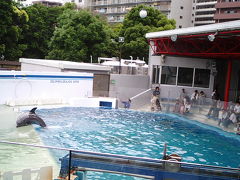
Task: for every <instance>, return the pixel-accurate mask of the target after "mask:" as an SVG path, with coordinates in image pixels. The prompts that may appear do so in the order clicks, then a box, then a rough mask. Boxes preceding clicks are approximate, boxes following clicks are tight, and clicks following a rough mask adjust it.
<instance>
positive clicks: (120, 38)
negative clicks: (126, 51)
mask: <svg viewBox="0 0 240 180" xmlns="http://www.w3.org/2000/svg"><path fill="white" fill-rule="evenodd" d="M118 42H119V46H120V52H119V74H121V68H122V67H121V59H122V44H123V43H124V37H119V38H118Z"/></svg>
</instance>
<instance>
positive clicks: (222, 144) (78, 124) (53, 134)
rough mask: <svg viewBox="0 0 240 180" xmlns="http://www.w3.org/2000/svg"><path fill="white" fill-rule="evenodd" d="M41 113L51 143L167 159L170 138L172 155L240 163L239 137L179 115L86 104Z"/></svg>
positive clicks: (45, 135) (42, 133)
mask: <svg viewBox="0 0 240 180" xmlns="http://www.w3.org/2000/svg"><path fill="white" fill-rule="evenodd" d="M37 114H39V115H40V116H41V117H42V118H43V119H44V120H45V122H46V124H47V125H48V128H47V129H42V128H36V129H37V132H38V133H39V134H40V137H41V138H42V140H43V142H44V143H45V145H50V146H57V147H65V148H73V149H79V150H87V151H94V152H103V153H104V152H105V153H113V154H122V155H131V156H139V157H150V158H162V152H163V147H164V143H167V145H168V154H171V153H177V154H179V155H181V156H182V159H183V161H184V162H193V163H201V164H208V165H217V166H228V167H234V168H237V167H239V165H240V137H239V136H237V135H234V134H230V133H226V132H223V131H221V130H219V129H217V128H214V127H209V126H207V125H203V124H201V123H197V122H193V121H191V120H188V119H185V118H181V117H178V116H177V115H172V114H160V113H149V112H138V111H131V110H117V109H98V108H80V107H72V108H70V107H66V108H56V109H42V110H38V111H37ZM59 156H62V154H59Z"/></svg>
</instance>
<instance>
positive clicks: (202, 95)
mask: <svg viewBox="0 0 240 180" xmlns="http://www.w3.org/2000/svg"><path fill="white" fill-rule="evenodd" d="M205 102H206V94H205V93H204V92H203V91H200V93H199V104H200V105H203V104H205Z"/></svg>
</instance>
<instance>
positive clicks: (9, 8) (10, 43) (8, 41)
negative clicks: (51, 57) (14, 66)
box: [0, 0, 28, 60]
mask: <svg viewBox="0 0 240 180" xmlns="http://www.w3.org/2000/svg"><path fill="white" fill-rule="evenodd" d="M0 17H1V21H0V55H1V56H4V57H5V59H8V60H16V59H18V58H19V57H20V56H21V55H22V52H23V50H24V49H25V48H26V45H24V44H21V43H19V42H20V40H21V39H22V28H23V27H24V25H25V24H26V22H27V21H28V15H27V13H26V12H25V11H24V10H20V9H18V8H17V7H16V4H14V3H13V2H12V1H10V0H9V1H0Z"/></svg>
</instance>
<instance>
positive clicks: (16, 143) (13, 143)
mask: <svg viewBox="0 0 240 180" xmlns="http://www.w3.org/2000/svg"><path fill="white" fill-rule="evenodd" d="M0 143H2V144H12V145H22V146H29V147H38V148H47V149H56V150H64V151H69V152H70V151H71V152H79V153H89V154H94V155H102V156H103V155H108V156H112V157H118V158H135V159H138V160H149V161H157V162H158V163H163V162H169V161H168V160H162V159H154V158H146V157H136V156H127V155H117V154H111V153H100V152H92V151H83V150H75V149H71V148H60V147H54V146H44V145H34V144H26V143H18V142H9V141H0ZM171 163H176V164H183V165H192V166H201V167H209V168H216V169H226V170H233V171H240V168H231V167H222V166H213V165H205V164H197V163H188V162H178V161H176V162H175V161H171Z"/></svg>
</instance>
